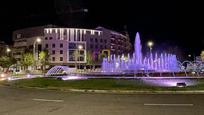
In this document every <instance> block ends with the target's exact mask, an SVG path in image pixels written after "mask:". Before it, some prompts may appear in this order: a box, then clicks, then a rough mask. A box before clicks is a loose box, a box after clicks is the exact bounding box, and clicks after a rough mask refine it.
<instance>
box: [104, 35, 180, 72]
mask: <svg viewBox="0 0 204 115" xmlns="http://www.w3.org/2000/svg"><path fill="white" fill-rule="evenodd" d="M134 46H135V51H134V53H133V54H132V56H130V54H128V56H127V59H126V60H124V54H122V55H118V56H117V57H116V55H111V56H110V59H108V58H104V59H103V63H102V71H103V72H121V71H126V70H131V71H132V70H133V71H135V70H151V71H152V70H153V71H156V72H178V71H179V66H178V63H177V62H178V61H177V58H176V55H173V54H167V53H161V54H160V55H158V54H157V53H155V54H152V53H150V55H149V56H143V55H142V45H141V41H140V35H139V33H138V32H137V34H136V37H135V45H134ZM143 57H144V58H143Z"/></svg>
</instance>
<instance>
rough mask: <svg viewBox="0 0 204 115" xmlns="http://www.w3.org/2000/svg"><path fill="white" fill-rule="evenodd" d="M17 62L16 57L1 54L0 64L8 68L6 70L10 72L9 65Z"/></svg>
mask: <svg viewBox="0 0 204 115" xmlns="http://www.w3.org/2000/svg"><path fill="white" fill-rule="evenodd" d="M15 63H16V59H15V58H13V57H10V56H1V57H0V66H1V67H2V68H3V71H4V69H5V68H6V72H8V70H9V67H11V65H13V64H15Z"/></svg>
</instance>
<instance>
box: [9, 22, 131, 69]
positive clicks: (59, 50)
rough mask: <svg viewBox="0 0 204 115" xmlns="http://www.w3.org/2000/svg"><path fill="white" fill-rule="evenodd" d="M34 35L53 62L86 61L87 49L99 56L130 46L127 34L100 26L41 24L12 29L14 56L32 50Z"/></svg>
mask: <svg viewBox="0 0 204 115" xmlns="http://www.w3.org/2000/svg"><path fill="white" fill-rule="evenodd" d="M37 38H40V39H41V40H42V41H41V43H40V44H37V45H36V47H37V51H40V50H48V52H49V55H50V63H51V64H53V65H74V64H76V63H82V64H86V60H87V52H88V51H89V52H91V53H92V54H93V55H95V57H98V55H99V54H100V53H102V52H105V53H107V54H109V53H110V54H116V55H119V54H122V53H125V54H126V53H128V52H129V51H130V49H131V44H130V41H129V37H128V36H126V35H124V34H122V33H119V32H116V31H112V30H109V29H106V28H103V27H97V28H95V29H83V28H59V27H56V26H41V27H33V28H26V29H22V30H17V31H15V32H13V41H14V48H15V50H14V51H13V54H14V56H15V57H16V58H17V59H20V58H21V55H22V54H23V53H24V52H25V51H26V50H33V45H34V44H35V43H34V42H35V41H36V39H37ZM36 53H37V52H36Z"/></svg>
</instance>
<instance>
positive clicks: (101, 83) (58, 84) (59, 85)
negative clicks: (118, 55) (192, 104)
mask: <svg viewBox="0 0 204 115" xmlns="http://www.w3.org/2000/svg"><path fill="white" fill-rule="evenodd" d="M2 84H4V85H7V86H13V87H38V88H49V89H97V90H137V91H164V90H165V91H177V90H184V91H185V90H204V80H199V84H198V85H196V86H188V87H185V88H177V87H159V86H151V85H147V84H145V83H144V82H143V81H142V80H127V79H87V80H69V81H62V80H56V79H53V78H34V79H25V80H17V81H4V82H2Z"/></svg>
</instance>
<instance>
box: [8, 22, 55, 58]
mask: <svg viewBox="0 0 204 115" xmlns="http://www.w3.org/2000/svg"><path fill="white" fill-rule="evenodd" d="M45 27H52V25H48V26H39V27H30V28H24V29H19V30H16V31H14V32H13V35H12V38H13V42H14V44H13V50H12V53H13V56H14V57H15V58H16V59H17V60H20V59H21V57H22V54H23V53H25V52H26V51H30V52H32V50H33V44H34V41H35V40H36V39H37V38H40V39H43V38H44V28H45ZM39 47H41V45H39ZM39 50H41V48H39Z"/></svg>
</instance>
